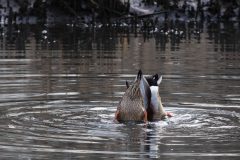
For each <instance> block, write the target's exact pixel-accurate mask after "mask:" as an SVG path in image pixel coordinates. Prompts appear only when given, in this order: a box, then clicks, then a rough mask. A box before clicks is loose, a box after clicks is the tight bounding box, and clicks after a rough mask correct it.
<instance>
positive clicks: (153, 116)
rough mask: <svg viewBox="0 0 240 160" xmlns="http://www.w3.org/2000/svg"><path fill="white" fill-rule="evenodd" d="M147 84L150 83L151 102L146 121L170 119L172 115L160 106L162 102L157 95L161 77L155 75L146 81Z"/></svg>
mask: <svg viewBox="0 0 240 160" xmlns="http://www.w3.org/2000/svg"><path fill="white" fill-rule="evenodd" d="M147 81H148V83H151V84H152V85H151V86H150V90H151V100H150V105H149V108H148V109H147V114H148V120H149V121H156V120H162V119H165V118H167V117H172V116H173V115H172V113H170V112H166V111H165V110H164V108H163V105H162V100H161V97H160V94H159V91H160V84H161V82H162V76H161V77H159V76H158V74H155V75H154V76H152V79H151V78H148V79H147Z"/></svg>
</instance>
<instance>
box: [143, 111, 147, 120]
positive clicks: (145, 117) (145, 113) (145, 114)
mask: <svg viewBox="0 0 240 160" xmlns="http://www.w3.org/2000/svg"><path fill="white" fill-rule="evenodd" d="M143 121H144V122H145V123H147V111H144V118H143Z"/></svg>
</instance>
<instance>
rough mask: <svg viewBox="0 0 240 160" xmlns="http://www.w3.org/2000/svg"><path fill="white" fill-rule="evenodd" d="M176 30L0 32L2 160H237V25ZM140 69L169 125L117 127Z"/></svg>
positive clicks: (239, 133)
mask: <svg viewBox="0 0 240 160" xmlns="http://www.w3.org/2000/svg"><path fill="white" fill-rule="evenodd" d="M170 29H171V28H170ZM173 29H175V28H173ZM178 29H179V30H182V31H183V34H182V35H178V34H175V33H169V35H165V34H163V33H154V34H148V33H142V32H141V33H139V32H134V31H133V32H131V31H130V29H128V28H127V29H126V28H125V29H112V28H110V29H109V28H101V29H81V28H78V27H72V26H71V25H66V26H39V25H32V26H30V25H22V26H16V27H13V28H11V29H10V30H9V29H7V28H5V27H4V28H2V33H1V36H0V159H21V160H22V159H23V160H25V159H26V160H31V159H41V160H43V159H153V158H157V159H168V160H170V159H180V160H185V159H191V160H192V159H209V160H210V159H211V160H212V159H218V160H219V159H224V160H226V159H227V160H230V159H236V160H237V159H239V158H240V123H239V122H240V112H239V111H240V91H239V90H240V53H239V51H240V39H239V37H240V30H239V24H238V23H236V24H229V23H228V24H222V23H221V24H204V25H202V26H200V27H198V26H196V25H191V24H183V26H181V27H179V28H178ZM46 32H47V33H46ZM138 69H142V71H143V73H145V74H155V73H159V74H161V75H162V76H163V81H162V84H161V89H160V95H161V97H162V101H163V103H164V107H165V109H166V110H167V111H170V112H172V113H173V114H174V115H175V116H174V117H172V118H169V119H167V120H165V121H158V122H149V123H148V124H118V123H115V122H114V121H113V119H114V112H115V110H116V106H117V104H118V101H119V100H120V99H121V96H122V95H123V93H124V91H125V90H126V86H125V81H126V80H128V81H130V82H131V81H133V80H134V77H135V76H136V74H137V72H138Z"/></svg>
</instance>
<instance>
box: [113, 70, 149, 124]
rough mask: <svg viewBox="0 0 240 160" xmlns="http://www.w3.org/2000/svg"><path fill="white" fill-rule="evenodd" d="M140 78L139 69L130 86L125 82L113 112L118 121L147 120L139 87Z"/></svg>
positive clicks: (140, 72)
mask: <svg viewBox="0 0 240 160" xmlns="http://www.w3.org/2000/svg"><path fill="white" fill-rule="evenodd" d="M142 79H143V76H142V71H141V70H139V72H138V74H137V77H136V80H135V81H134V82H133V84H132V85H131V86H130V85H129V83H128V82H126V86H127V90H126V91H125V93H124V95H123V97H122V99H121V100H120V101H119V103H118V106H117V110H116V112H115V119H116V120H117V121H118V122H131V121H134V122H147V111H146V109H145V107H144V100H143V98H144V97H143V96H142V94H141V88H140V87H141V81H142Z"/></svg>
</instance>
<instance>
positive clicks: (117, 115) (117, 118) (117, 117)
mask: <svg viewBox="0 0 240 160" xmlns="http://www.w3.org/2000/svg"><path fill="white" fill-rule="evenodd" d="M119 118H120V112H119V110H116V112H115V120H117V121H119Z"/></svg>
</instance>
